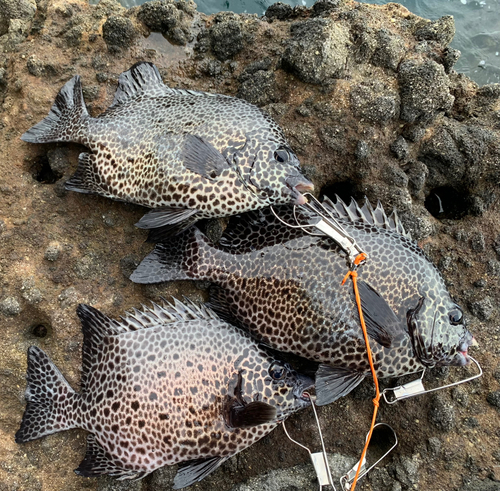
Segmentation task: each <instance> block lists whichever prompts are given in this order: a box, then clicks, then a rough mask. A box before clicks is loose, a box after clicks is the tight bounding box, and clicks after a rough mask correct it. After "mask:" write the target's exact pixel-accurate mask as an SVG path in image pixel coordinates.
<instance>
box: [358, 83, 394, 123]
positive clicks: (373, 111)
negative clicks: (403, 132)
mask: <svg viewBox="0 0 500 491" xmlns="http://www.w3.org/2000/svg"><path fill="white" fill-rule="evenodd" d="M350 103H351V108H352V110H353V112H354V113H355V114H356V116H358V117H359V118H363V119H366V120H368V121H370V122H373V123H380V124H383V123H387V122H388V121H390V120H391V119H394V118H395V117H396V115H397V112H398V110H399V103H398V97H397V95H396V94H391V93H390V92H388V91H387V90H385V89H384V87H382V86H380V85H373V84H370V85H368V84H366V83H364V84H359V85H355V86H354V87H353V88H352V89H351V93H350Z"/></svg>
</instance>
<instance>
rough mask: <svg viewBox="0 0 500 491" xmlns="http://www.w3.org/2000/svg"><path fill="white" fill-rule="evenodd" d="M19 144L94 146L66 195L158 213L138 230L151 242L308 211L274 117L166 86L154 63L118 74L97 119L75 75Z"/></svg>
mask: <svg viewBox="0 0 500 491" xmlns="http://www.w3.org/2000/svg"><path fill="white" fill-rule="evenodd" d="M21 138H22V139H23V140H24V141H26V142H32V143H45V142H77V143H81V144H83V145H85V146H87V147H88V148H89V149H90V151H91V152H90V153H81V154H80V156H79V162H78V168H77V170H76V173H75V174H74V176H73V177H72V178H71V179H70V180H69V181H67V182H66V188H67V189H70V190H72V191H78V192H81V193H95V194H99V195H101V196H106V197H108V198H113V199H117V200H121V201H128V202H131V203H136V204H139V205H143V206H146V207H149V208H153V210H152V211H151V212H150V213H149V214H147V215H145V216H144V217H143V218H142V219H141V220H140V221H139V223H138V224H137V226H138V227H140V228H145V229H150V236H149V238H150V240H153V241H158V240H160V239H162V238H165V237H166V236H168V235H172V234H175V233H178V232H179V231H181V230H183V229H185V228H187V227H189V226H190V225H191V224H193V223H194V222H196V221H197V220H199V219H201V218H213V217H222V216H230V215H234V214H236V213H242V212H244V211H250V210H254V209H259V208H263V207H265V206H268V205H270V204H279V203H281V204H287V203H294V202H295V203H304V202H305V198H304V197H303V196H302V194H301V191H307V190H311V189H312V188H313V185H312V183H311V182H310V181H308V180H307V179H306V178H305V177H303V176H302V174H301V173H300V168H299V160H298V158H297V156H296V155H295V153H294V152H293V151H292V150H291V148H290V146H289V144H288V142H287V140H286V139H285V136H284V135H283V132H282V130H281V129H280V127H279V126H278V125H277V124H276V122H274V121H273V119H272V118H271V117H269V116H268V115H267V114H266V113H264V112H263V111H261V110H260V109H259V108H258V107H256V106H254V105H252V104H250V103H248V102H246V101H244V100H241V99H236V98H234V97H229V96H225V95H220V94H209V93H206V92H196V91H192V90H183V89H172V88H170V87H167V86H166V85H164V84H163V82H162V79H161V76H160V74H159V72H158V70H157V68H156V67H155V66H154V65H153V64H151V63H147V62H140V63H137V64H135V65H134V66H133V67H132V68H131V69H130V70H128V71H126V72H124V73H122V74H121V75H120V78H119V80H118V88H117V91H116V94H115V98H114V101H113V104H112V105H111V106H110V107H109V108H108V109H107V110H106V111H105V112H104V113H102V114H100V115H99V116H97V117H96V118H92V117H90V116H89V114H88V112H87V109H86V107H85V102H84V100H83V94H82V85H81V82H80V77H79V76H75V77H73V78H72V79H71V80H70V81H69V82H67V83H66V85H65V86H64V87H63V88H62V89H61V91H60V92H59V94H58V95H57V97H56V100H55V103H54V105H53V106H52V108H51V110H50V113H49V115H48V116H47V117H46V118H45V119H44V120H42V121H41V122H40V123H38V124H36V125H35V126H33V127H32V128H31V129H29V130H28V131H27V132H26V133H24V135H23V136H22V137H21Z"/></svg>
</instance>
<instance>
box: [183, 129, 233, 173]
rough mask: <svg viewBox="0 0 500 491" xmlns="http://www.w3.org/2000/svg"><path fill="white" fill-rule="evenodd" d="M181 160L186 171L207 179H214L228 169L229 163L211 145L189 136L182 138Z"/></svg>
mask: <svg viewBox="0 0 500 491" xmlns="http://www.w3.org/2000/svg"><path fill="white" fill-rule="evenodd" d="M181 160H182V163H183V165H184V167H185V168H186V169H188V170H190V171H191V172H195V173H196V174H199V175H200V176H203V177H205V178H207V179H216V178H217V177H219V176H220V175H221V174H222V172H223V171H225V170H226V169H229V168H230V164H229V162H228V161H227V160H226V159H225V158H224V156H223V155H222V154H221V153H220V152H219V151H218V150H217V149H216V148H215V147H214V146H213V145H212V144H211V143H209V142H207V141H206V140H205V139H203V138H201V137H199V136H196V135H190V134H186V135H185V137H184V143H183V148H182V151H181Z"/></svg>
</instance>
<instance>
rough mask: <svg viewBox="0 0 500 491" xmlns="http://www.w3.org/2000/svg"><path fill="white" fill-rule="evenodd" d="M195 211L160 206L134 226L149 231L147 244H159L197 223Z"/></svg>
mask: <svg viewBox="0 0 500 491" xmlns="http://www.w3.org/2000/svg"><path fill="white" fill-rule="evenodd" d="M197 212H198V211H197V210H195V209H191V208H172V207H169V206H162V207H161V208H155V209H154V210H151V211H150V212H149V213H147V214H146V215H144V216H143V217H142V218H141V219H140V220H139V221H138V222H137V223H136V224H135V226H136V227H138V228H142V229H147V230H149V235H148V242H161V241H163V240H164V239H167V238H169V237H172V236H174V235H178V234H180V233H181V232H183V231H184V230H186V229H187V228H189V227H190V226H191V225H193V224H194V223H196V222H197V221H198V218H197V217H196V214H197Z"/></svg>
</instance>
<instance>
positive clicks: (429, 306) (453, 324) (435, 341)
mask: <svg viewBox="0 0 500 491" xmlns="http://www.w3.org/2000/svg"><path fill="white" fill-rule="evenodd" d="M407 323H408V330H409V333H410V337H411V341H412V344H413V349H414V352H415V354H416V356H417V358H419V360H420V361H421V363H422V364H423V365H424V366H426V367H436V366H449V365H452V366H464V365H468V364H469V363H470V361H471V360H470V357H469V355H468V349H469V347H470V346H474V344H475V340H474V337H473V336H472V334H471V333H470V332H469V330H468V329H467V327H466V324H465V319H464V315H463V311H462V309H461V308H460V307H459V306H458V305H457V304H456V303H455V302H454V301H453V300H452V299H451V297H450V295H449V294H447V293H446V294H442V295H440V296H434V295H428V296H421V297H420V298H419V300H418V302H417V305H416V306H415V308H412V309H410V310H409V311H408V313H407Z"/></svg>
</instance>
